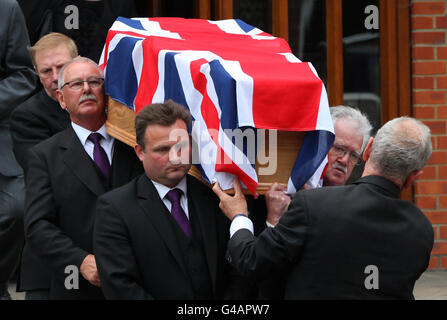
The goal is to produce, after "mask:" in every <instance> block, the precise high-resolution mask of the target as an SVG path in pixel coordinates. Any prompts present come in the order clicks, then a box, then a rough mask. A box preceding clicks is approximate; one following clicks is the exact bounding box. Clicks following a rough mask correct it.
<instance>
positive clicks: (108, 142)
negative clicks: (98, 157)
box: [71, 122, 115, 165]
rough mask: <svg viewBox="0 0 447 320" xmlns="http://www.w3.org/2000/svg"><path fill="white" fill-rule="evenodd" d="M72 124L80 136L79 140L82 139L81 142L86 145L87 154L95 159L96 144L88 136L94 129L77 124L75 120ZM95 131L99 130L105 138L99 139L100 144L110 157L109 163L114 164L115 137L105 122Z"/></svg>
mask: <svg viewBox="0 0 447 320" xmlns="http://www.w3.org/2000/svg"><path fill="white" fill-rule="evenodd" d="M71 126H72V127H73V130H74V131H75V133H76V135H77V136H78V138H79V141H81V144H82V146H83V147H84V150H85V151H86V152H87V154H88V155H89V156H90V158H92V160H93V147H94V144H93V142H92V141H90V140H88V139H87V138H88V136H89V135H90V134H91V133H92V132H94V131H90V130H88V129H85V128H83V127H81V126H80V125H77V124H76V123H74V122H72V123H71ZM95 132H98V133H100V134H101V135H102V136H103V139H101V140H100V141H99V144H100V145H101V147H102V148H103V149H104V151H105V152H106V154H107V158H108V159H109V163H110V165H112V157H113V146H114V142H115V139H114V138H113V137H112V136H110V135H109V134H108V133H107V131H106V124H105V123H104V124H103V125H102V127H101V128H99V130H98V131H95Z"/></svg>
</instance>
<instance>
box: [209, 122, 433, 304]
mask: <svg viewBox="0 0 447 320" xmlns="http://www.w3.org/2000/svg"><path fill="white" fill-rule="evenodd" d="M431 152H432V147H431V141H430V130H429V128H428V127H427V126H425V125H424V124H422V123H421V122H420V121H418V120H416V119H413V118H408V117H402V118H397V119H394V120H392V121H389V122H388V123H386V124H385V125H384V126H383V127H382V128H381V129H380V130H379V131H378V132H377V135H376V137H375V138H370V139H369V141H368V144H367V145H366V148H365V150H364V153H363V159H364V160H365V161H366V164H365V170H364V173H363V175H362V177H361V178H360V179H359V180H358V181H356V182H355V183H354V184H351V185H347V186H338V187H333V188H319V189H312V190H302V191H299V192H297V193H296V194H295V195H294V197H293V200H292V202H291V204H290V206H289V208H288V210H287V212H286V213H285V214H284V215H283V217H282V218H281V219H280V220H279V222H278V224H277V225H276V226H275V227H274V228H267V229H265V230H264V231H263V232H262V233H261V234H260V235H259V236H258V237H257V238H256V237H254V235H253V232H252V224H251V221H250V219H248V218H247V204H246V200H245V197H244V195H243V193H242V192H241V188H240V184H239V181H238V180H235V195H234V196H230V195H228V194H226V193H224V192H223V191H222V190H221V189H220V187H219V185H218V184H216V185H215V186H214V188H213V190H214V191H215V193H216V194H217V195H218V196H219V198H220V200H221V202H220V208H221V209H222V211H223V212H224V213H225V215H226V216H227V217H228V218H229V219H230V220H231V221H232V223H231V227H230V236H231V239H230V241H229V244H228V250H229V254H230V257H231V259H230V261H231V263H232V264H233V265H234V266H235V267H236V268H237V269H239V270H240V271H242V272H243V273H245V274H249V275H252V276H256V277H257V278H258V279H262V278H267V277H268V276H269V275H270V274H274V272H275V269H276V268H278V266H287V267H288V268H289V270H290V272H289V273H288V275H287V279H286V281H285V293H284V297H285V298H286V299H414V296H413V288H414V284H415V281H416V280H417V279H418V278H419V277H420V275H421V274H422V273H423V272H424V271H425V270H426V268H427V267H428V264H429V259H430V252H431V249H432V247H433V228H432V226H431V224H430V222H429V221H428V219H427V218H426V217H425V216H424V214H423V213H422V212H421V210H419V209H418V208H417V207H416V206H415V205H414V204H413V203H411V202H409V201H405V200H400V199H399V193H400V191H401V190H402V189H403V188H405V187H408V186H410V185H411V183H412V182H413V181H414V179H416V178H417V177H418V176H419V175H420V174H422V169H423V167H424V165H425V163H426V161H427V160H428V158H429V157H430V155H431Z"/></svg>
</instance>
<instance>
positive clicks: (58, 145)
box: [25, 125, 143, 299]
mask: <svg viewBox="0 0 447 320" xmlns="http://www.w3.org/2000/svg"><path fill="white" fill-rule="evenodd" d="M142 171H143V170H142V166H141V162H140V161H139V160H138V158H137V157H136V155H135V153H134V151H133V150H132V149H131V148H130V147H128V146H127V145H124V144H123V143H121V142H119V141H117V140H115V146H114V154H113V160H112V168H111V182H110V185H107V183H104V182H106V181H105V178H104V177H103V179H101V176H100V173H99V169H98V168H97V167H96V165H95V164H94V162H93V160H92V159H91V158H90V157H89V156H88V154H87V153H86V152H85V150H84V148H83V146H82V145H81V143H80V141H79V139H78V137H77V136H76V133H75V132H74V130H73V128H72V126H71V125H70V126H69V128H67V129H66V130H64V131H62V132H60V133H58V134H56V135H54V136H53V137H51V138H49V139H47V140H45V141H43V142H41V143H39V144H38V145H36V146H35V147H33V148H32V149H31V151H30V159H29V162H28V174H27V181H26V182H27V189H26V201H25V202H26V203H25V234H26V241H28V243H29V245H30V246H31V249H32V250H33V252H34V253H35V254H36V255H37V256H38V257H39V258H41V259H42V260H43V261H44V262H45V264H46V265H48V266H49V267H50V268H51V271H52V281H51V287H50V298H54V299H90V298H101V297H102V293H101V290H100V289H99V288H97V287H94V286H93V285H91V284H90V283H88V282H87V281H86V280H84V278H83V277H82V275H81V274H79V280H80V281H79V289H78V290H67V289H66V288H65V286H64V281H65V278H66V277H67V276H68V274H66V273H65V269H66V267H67V266H75V267H77V268H78V269H79V267H80V265H81V263H82V261H83V260H84V258H85V257H86V256H87V255H88V254H90V253H92V252H93V250H92V234H93V222H94V207H95V202H96V199H97V197H98V196H99V195H101V194H103V193H105V192H106V191H108V190H110V189H111V188H113V187H118V186H121V185H123V184H125V183H127V182H128V181H130V180H131V179H132V178H133V177H135V176H137V175H138V174H141V172H142Z"/></svg>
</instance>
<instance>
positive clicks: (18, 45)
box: [0, 0, 37, 299]
mask: <svg viewBox="0 0 447 320" xmlns="http://www.w3.org/2000/svg"><path fill="white" fill-rule="evenodd" d="M0 8H1V10H0V150H1V151H0V299H9V298H10V296H9V293H8V291H7V281H8V280H9V278H10V277H11V275H12V274H13V273H14V271H15V270H16V268H17V265H18V262H19V259H20V252H21V250H22V244H23V198H24V194H25V191H24V182H23V171H22V168H20V166H19V165H18V163H17V161H16V159H15V158H14V154H13V152H12V141H11V134H10V125H9V124H10V115H11V111H12V110H13V109H14V108H15V107H17V105H19V104H20V103H22V102H23V101H25V100H26V99H27V98H28V97H29V96H31V95H32V94H33V92H34V90H35V88H36V85H37V75H36V74H35V73H34V71H33V68H32V64H31V59H30V57H29V55H28V52H27V49H26V47H27V46H28V45H29V39H28V33H27V31H26V25H25V21H24V19H23V15H22V12H21V10H20V7H19V6H18V4H17V2H16V1H15V0H0Z"/></svg>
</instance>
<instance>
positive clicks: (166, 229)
mask: <svg viewBox="0 0 447 320" xmlns="http://www.w3.org/2000/svg"><path fill="white" fill-rule="evenodd" d="M137 193H138V202H139V205H140V206H141V208H142V209H143V212H144V214H145V215H146V217H147V218H148V219H149V220H150V222H151V223H152V225H153V226H154V227H155V229H156V230H157V231H158V233H159V235H160V237H161V238H162V239H163V241H164V242H165V244H166V246H167V247H168V249H169V251H171V253H172V256H173V257H174V259H175V260H176V261H177V263H178V264H179V265H180V267H181V269H182V270H183V272H184V274H185V276H187V275H188V272H187V270H186V266H185V265H184V262H183V259H182V253H181V251H180V248H179V246H178V244H177V240H176V238H175V235H174V234H173V232H172V228H171V225H170V221H169V216H168V214H170V212H169V211H168V209H167V208H166V206H165V205H164V204H163V201H162V200H161V199H160V196H159V195H158V192H157V190H156V189H155V187H154V185H153V184H152V182H151V181H150V179H149V178H147V176H146V175H145V174H143V175H142V176H141V177H140V178H139V179H138V182H137Z"/></svg>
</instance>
